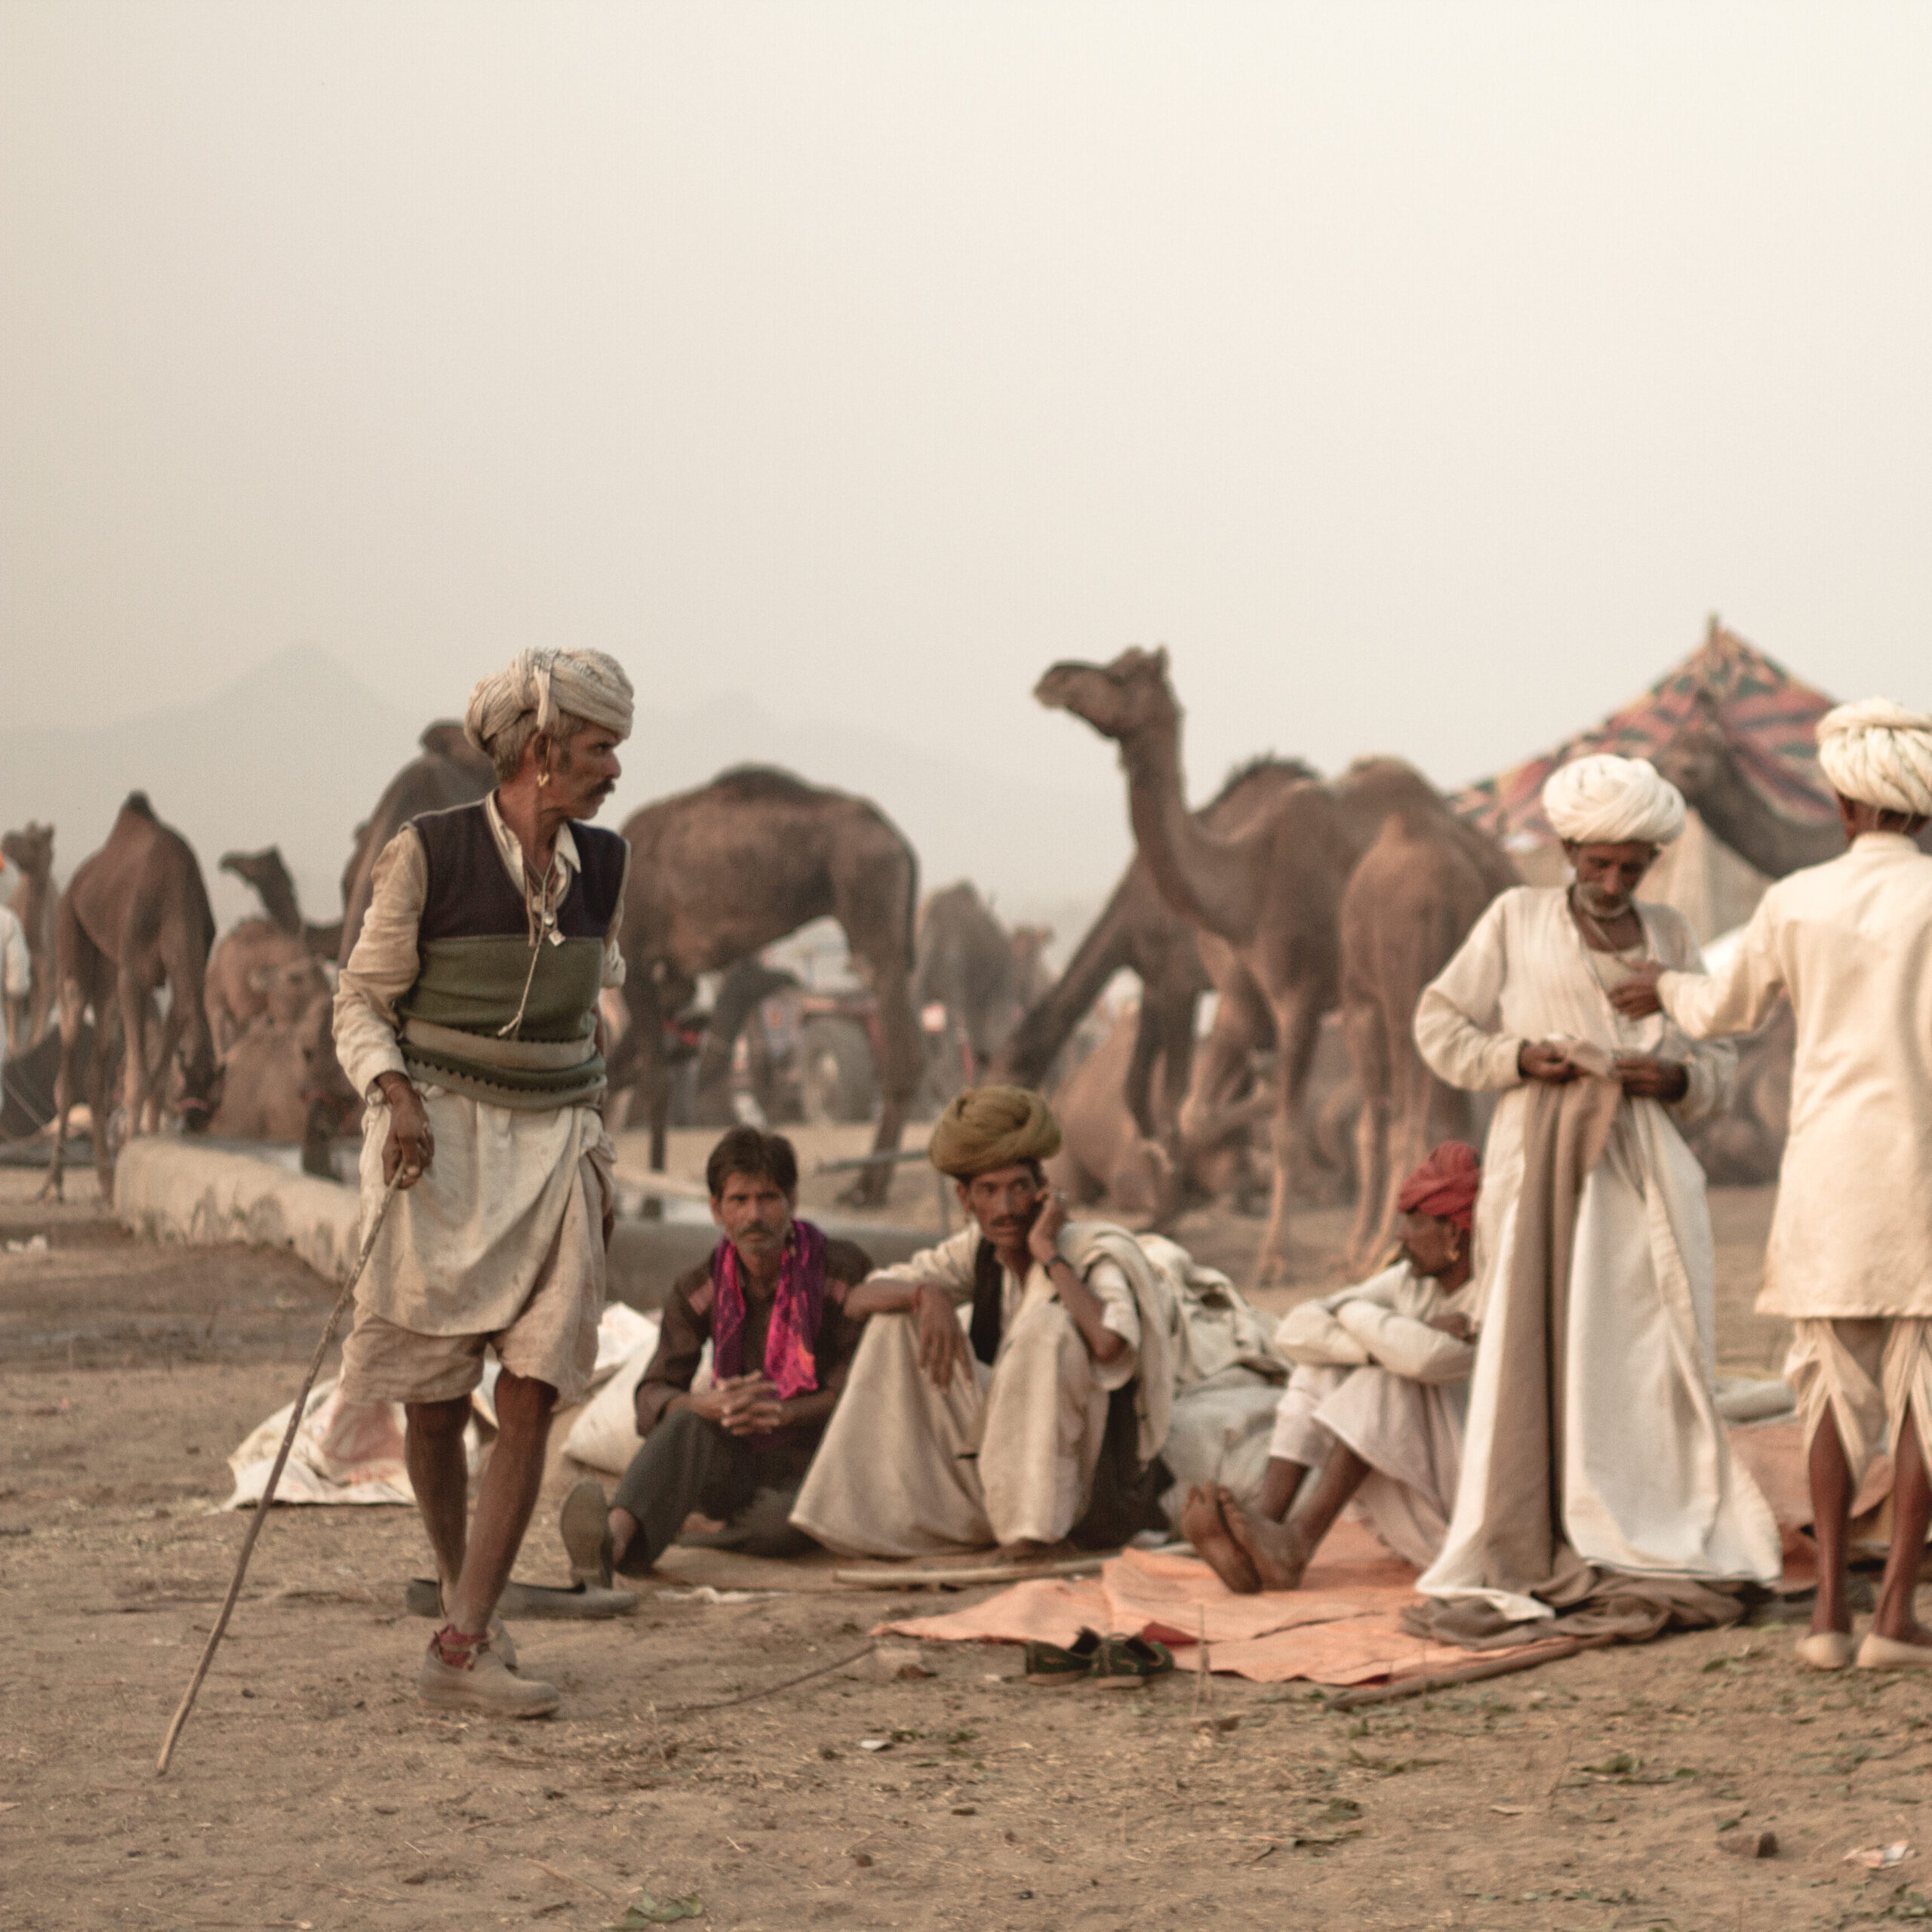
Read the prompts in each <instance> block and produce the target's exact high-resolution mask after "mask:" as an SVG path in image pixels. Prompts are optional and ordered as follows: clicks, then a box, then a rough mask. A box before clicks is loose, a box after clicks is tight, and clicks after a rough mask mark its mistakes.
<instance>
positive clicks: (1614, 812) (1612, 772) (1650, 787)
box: [1543, 752, 1684, 845]
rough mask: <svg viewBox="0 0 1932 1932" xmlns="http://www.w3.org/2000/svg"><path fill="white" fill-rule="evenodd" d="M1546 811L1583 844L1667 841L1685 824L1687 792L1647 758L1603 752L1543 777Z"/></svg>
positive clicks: (1563, 833) (1561, 831) (1561, 833)
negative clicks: (1679, 787)
mask: <svg viewBox="0 0 1932 1932" xmlns="http://www.w3.org/2000/svg"><path fill="white" fill-rule="evenodd" d="M1543 816H1544V817H1546V818H1547V819H1548V820H1549V822H1550V824H1551V825H1552V826H1553V827H1554V828H1555V832H1556V835H1557V837H1558V838H1563V839H1567V840H1571V841H1574V843H1576V844H1579V845H1622V844H1641V845H1668V844H1669V843H1670V841H1672V839H1673V838H1675V837H1676V836H1677V835H1678V833H1679V832H1681V831H1682V830H1683V829H1684V794H1683V793H1682V792H1680V791H1678V789H1677V787H1676V786H1675V785H1673V784H1672V783H1671V782H1670V780H1669V779H1668V778H1666V777H1664V775H1663V773H1662V772H1660V771H1658V769H1657V767H1656V766H1655V765H1654V764H1651V761H1650V760H1649V759H1648V758H1618V757H1617V756H1615V755H1614V754H1612V753H1611V752H1598V753H1597V754H1596V755H1595V756H1594V757H1592V758H1573V759H1572V760H1571V761H1570V763H1569V764H1565V765H1561V766H1559V767H1558V768H1557V769H1556V770H1555V771H1552V773H1551V774H1549V777H1548V779H1547V780H1545V781H1544V784H1543Z"/></svg>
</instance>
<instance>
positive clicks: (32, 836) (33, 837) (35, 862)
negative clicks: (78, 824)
mask: <svg viewBox="0 0 1932 1932" xmlns="http://www.w3.org/2000/svg"><path fill="white" fill-rule="evenodd" d="M0 853H4V854H5V855H6V857H7V859H8V861H9V862H10V863H12V864H14V865H16V866H19V867H20V871H21V872H22V874H23V875H24V876H25V877H26V878H38V879H45V878H48V877H49V876H50V875H51V873H52V872H53V870H54V828H53V826H51V825H39V824H36V823H35V822H34V821H33V820H31V819H29V820H28V821H27V823H26V826H25V827H24V829H22V830H20V831H19V832H8V833H7V834H6V835H5V836H4V837H0Z"/></svg>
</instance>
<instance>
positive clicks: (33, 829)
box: [0, 820, 60, 1054]
mask: <svg viewBox="0 0 1932 1932" xmlns="http://www.w3.org/2000/svg"><path fill="white" fill-rule="evenodd" d="M0 853H5V855H6V857H7V860H8V863H9V864H11V865H16V866H19V867H20V884H19V885H18V886H17V887H16V888H14V917H15V918H17V919H18V920H19V921H20V927H21V930H22V931H23V932H24V933H25V934H26V940H27V956H28V958H29V961H31V962H32V968H33V978H32V983H31V984H30V985H29V988H28V990H27V1023H26V1034H25V1035H24V1037H23V1038H20V1039H19V1040H17V1041H11V1042H10V1044H9V1051H11V1052H13V1053H17V1054H19V1053H25V1052H26V1050H27V1049H28V1048H29V1047H31V1046H32V1045H33V1044H35V1041H38V1039H39V1038H40V1037H41V1035H42V1034H43V1033H45V1032H46V1031H47V1029H48V1026H49V1025H50V1024H51V1018H52V1014H53V1012H54V924H55V918H54V905H55V902H56V901H57V900H58V898H59V897H60V894H58V893H57V892H56V891H54V828H53V826H51V825H39V824H36V823H34V821H32V820H29V821H28V822H27V824H26V827H25V829H23V830H21V831H19V832H8V833H7V834H6V835H5V837H4V838H0Z"/></svg>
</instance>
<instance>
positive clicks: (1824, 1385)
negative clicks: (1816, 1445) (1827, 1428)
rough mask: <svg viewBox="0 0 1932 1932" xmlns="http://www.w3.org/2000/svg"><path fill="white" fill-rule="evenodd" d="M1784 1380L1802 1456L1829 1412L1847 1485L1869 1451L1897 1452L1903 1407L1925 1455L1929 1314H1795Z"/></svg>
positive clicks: (1931, 1342) (1931, 1364)
mask: <svg viewBox="0 0 1932 1932" xmlns="http://www.w3.org/2000/svg"><path fill="white" fill-rule="evenodd" d="M1784 1379H1785V1380H1786V1381H1787V1382H1789V1383H1790V1384H1791V1386H1792V1392H1794V1393H1795V1395H1796V1396H1797V1398H1798V1419H1799V1420H1800V1422H1801V1423H1802V1424H1803V1426H1804V1453H1805V1455H1806V1457H1807V1460H1808V1458H1809V1457H1810V1453H1811V1438H1813V1437H1814V1435H1817V1432H1818V1425H1819V1424H1820V1423H1821V1422H1823V1420H1824V1419H1825V1417H1826V1415H1827V1414H1829V1416H1830V1417H1831V1418H1832V1420H1833V1421H1834V1422H1835V1423H1837V1424H1838V1441H1839V1442H1840V1444H1841V1445H1842V1446H1843V1447H1844V1460H1845V1466H1846V1468H1847V1469H1849V1470H1850V1472H1851V1481H1852V1486H1853V1487H1854V1489H1855V1488H1856V1487H1857V1485H1858V1484H1859V1482H1860V1481H1861V1479H1862V1478H1863V1476H1864V1474H1865V1472H1866V1469H1868V1468H1869V1466H1870V1465H1871V1462H1872V1457H1875V1456H1876V1455H1878V1454H1881V1453H1884V1454H1891V1455H1894V1456H1896V1455H1897V1454H1898V1446H1899V1436H1900V1432H1902V1431H1903V1429H1904V1427H1905V1418H1906V1411H1907V1409H1908V1408H1909V1410H1910V1411H1911V1412H1912V1417H1913V1419H1914V1420H1915V1423H1917V1425H1918V1441H1919V1447H1921V1450H1924V1451H1927V1460H1928V1461H1929V1462H1932V1321H1927V1320H1926V1319H1924V1318H1923V1317H1922V1316H1917V1315H1900V1316H1898V1317H1897V1318H1885V1317H1883V1316H1875V1317H1872V1318H1869V1319H1865V1320H1852V1319H1845V1320H1840V1321H1795V1322H1793V1323H1792V1335H1791V1352H1790V1354H1789V1355H1787V1356H1786V1358H1785V1365H1784Z"/></svg>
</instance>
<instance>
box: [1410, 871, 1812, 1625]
mask: <svg viewBox="0 0 1932 1932" xmlns="http://www.w3.org/2000/svg"><path fill="white" fill-rule="evenodd" d="M1638 914H1639V916H1640V918H1641V921H1642V924H1643V928H1644V937H1645V940H1646V942H1647V951H1648V952H1649V954H1650V955H1651V957H1652V958H1657V959H1660V960H1662V961H1664V962H1666V964H1668V965H1669V966H1670V967H1672V968H1675V969H1676V970H1678V971H1681V972H1684V973H1696V972H1700V971H1702V968H1703V961H1702V958H1701V956H1700V954H1699V952H1698V949H1697V941H1696V940H1695V939H1694V937H1692V934H1691V932H1690V928H1689V926H1688V925H1687V924H1686V923H1685V921H1684V919H1683V918H1682V917H1681V915H1678V913H1676V912H1673V911H1672V910H1671V909H1669V907H1667V906H1653V905H1640V906H1638ZM1618 970H1619V969H1618V968H1617V966H1616V964H1615V962H1614V959H1612V958H1611V957H1610V956H1609V955H1594V956H1593V955H1591V954H1590V953H1589V951H1588V949H1586V947H1585V946H1584V944H1583V938H1582V936H1581V934H1579V933H1578V931H1577V928H1576V924H1575V921H1574V920H1573V919H1572V918H1571V915H1570V912H1569V909H1568V907H1567V903H1566V901H1565V894H1564V891H1562V889H1561V888H1532V887H1522V888H1518V889H1517V890H1515V891H1511V892H1506V893H1505V894H1503V895H1502V897H1500V898H1499V899H1497V900H1495V901H1494V903H1492V904H1491V906H1490V907H1489V909H1487V911H1486V912H1484V915H1483V916H1482V917H1481V919H1479V920H1478V921H1477V922H1476V924H1475V928H1474V929H1473V930H1472V931H1471V932H1470V934H1469V937H1468V938H1467V939H1466V940H1465V941H1464V942H1463V946H1462V947H1461V949H1460V951H1459V952H1457V955H1456V956H1455V958H1453V959H1452V960H1451V961H1450V962H1449V964H1447V966H1446V967H1444V968H1443V970H1442V971H1441V974H1438V976H1437V977H1436V979H1435V980H1434V982H1433V983H1432V984H1431V985H1430V986H1429V987H1428V988H1426V989H1425V991H1424V992H1423V996H1422V998H1421V1000H1420V1002H1419V1003H1418V1004H1417V1010H1416V1020H1415V1035H1416V1043H1417V1046H1418V1047H1419V1048H1420V1049H1421V1051H1422V1055H1423V1059H1424V1060H1426V1061H1427V1062H1428V1063H1429V1065H1430V1066H1431V1067H1432V1068H1433V1069H1435V1072H1436V1073H1437V1074H1438V1075H1440V1077H1441V1078H1443V1079H1444V1080H1446V1081H1449V1082H1450V1083H1451V1084H1452V1085H1454V1086H1457V1087H1462V1088H1469V1089H1472V1090H1482V1089H1487V1090H1491V1091H1497V1092H1499V1093H1500V1099H1499V1100H1498V1101H1497V1107H1496V1113H1495V1117H1494V1119H1493V1121H1491V1126H1490V1132H1489V1142H1488V1146H1487V1152H1486V1153H1485V1156H1484V1163H1483V1187H1482V1193H1481V1198H1480V1199H1479V1201H1478V1204H1477V1209H1476V1237H1477V1238H1476V1254H1477V1267H1478V1280H1477V1290H1476V1295H1475V1303H1476V1308H1475V1318H1476V1319H1478V1321H1481V1320H1483V1319H1484V1317H1485V1315H1486V1314H1487V1311H1488V1308H1489V1304H1490V1300H1491V1287H1492V1286H1493V1284H1494V1283H1496V1282H1497V1281H1500V1280H1501V1279H1503V1278H1504V1277H1505V1275H1506V1273H1507V1272H1508V1270H1509V1266H1510V1263H1511V1260H1512V1244H1513V1241H1514V1236H1515V1220H1516V1209H1517V1204H1518V1199H1519V1198H1520V1196H1521V1192H1522V1186H1523V1173H1524V1143H1523V1117H1524V1104H1523V1103H1524V1098H1525V1096H1526V1091H1527V1090H1526V1088H1525V1084H1524V1081H1523V1080H1522V1078H1521V1075H1520V1074H1519V1073H1518V1071H1517V1065H1516V1061H1517V1054H1518V1051H1519V1049H1520V1048H1521V1046H1522V1045H1523V1044H1524V1042H1525V1041H1533V1040H1540V1039H1552V1038H1567V1039H1572V1040H1577V1041H1587V1042H1589V1044H1592V1045H1594V1046H1595V1047H1597V1048H1600V1049H1601V1050H1603V1051H1606V1052H1609V1053H1613V1054H1614V1053H1644V1054H1658V1055H1661V1056H1662V1057H1665V1058H1666V1059H1671V1060H1681V1061H1682V1062H1684V1063H1685V1065H1686V1066H1687V1068H1688V1069H1689V1077H1690V1088H1689V1091H1688V1092H1687V1094H1686V1095H1685V1097H1684V1099H1683V1100H1680V1101H1678V1102H1677V1103H1675V1104H1674V1105H1672V1106H1665V1105H1663V1103H1660V1102H1657V1101H1655V1100H1629V1099H1628V1098H1626V1099H1624V1100H1622V1101H1621V1102H1620V1103H1619V1104H1618V1106H1617V1114H1616V1118H1615V1121H1614V1124H1613V1125H1612V1128H1611V1133H1610V1137H1609V1142H1608V1145H1607V1148H1606V1149H1605V1152H1604V1155H1603V1157H1602V1158H1601V1160H1599V1161H1598V1163H1597V1164H1596V1166H1595V1168H1592V1171H1591V1172H1590V1174H1589V1177H1588V1178H1587V1179H1586V1181H1585V1183H1584V1185H1583V1195H1582V1198H1581V1200H1580V1202H1579V1204H1578V1211H1577V1236H1576V1241H1577V1245H1576V1248H1575V1251H1574V1256H1573V1260H1572V1267H1571V1281H1570V1316H1569V1331H1568V1334H1567V1348H1566V1350H1565V1360H1566V1362H1567V1380H1566V1383H1565V1389H1564V1414H1565V1418H1566V1432H1565V1438H1564V1456H1563V1472H1564V1494H1563V1517H1564V1528H1565V1531H1566V1533H1567V1537H1568V1539H1569V1541H1570V1543H1571V1546H1572V1547H1573V1548H1574V1549H1575V1550H1576V1551H1577V1553H1578V1555H1580V1556H1582V1557H1583V1559H1584V1560H1585V1561H1586V1562H1589V1563H1592V1564H1598V1565H1600V1566H1601V1567H1604V1568H1605V1569H1609V1570H1617V1571H1626V1572H1629V1573H1632V1574H1640V1575H1641V1574H1648V1575H1659V1576H1697V1577H1712V1578H1715V1579H1744V1578H1750V1579H1754V1580H1757V1581H1759V1582H1763V1583H1770V1582H1772V1581H1774V1580H1776V1578H1777V1576H1778V1575H1779V1574H1780V1568H1781V1549H1780V1538H1779V1535H1778V1531H1777V1524H1776V1523H1775V1522H1774V1521H1773V1519H1772V1517H1771V1512H1770V1509H1768V1507H1767V1506H1766V1504H1765V1503H1764V1498H1763V1497H1762V1496H1761V1495H1760V1494H1759V1493H1758V1488H1757V1486H1756V1484H1755V1483H1753V1482H1752V1480H1751V1478H1750V1476H1749V1473H1748V1472H1746V1470H1744V1469H1743V1468H1742V1467H1741V1466H1739V1465H1738V1464H1737V1463H1735V1462H1734V1460H1733V1459H1732V1457H1731V1455H1730V1446H1729V1444H1728V1441H1727V1438H1726V1437H1725V1435H1724V1424H1723V1421H1722V1420H1721V1417H1719V1416H1718V1413H1717V1410H1716V1407H1715V1402H1714V1401H1713V1397H1712V1385H1713V1381H1714V1378H1715V1367H1716V1362H1715V1355H1716V1348H1715V1311H1714V1297H1715V1246H1714V1244H1713V1241H1712V1235H1711V1225H1710V1216H1709V1209H1708V1207H1707V1206H1706V1202H1705V1198H1704V1177H1703V1171H1702V1169H1700V1168H1699V1166H1698V1164H1697V1158H1696V1156H1695V1155H1693V1154H1692V1153H1691V1152H1690V1149H1689V1148H1688V1147H1687V1146H1685V1144H1684V1139H1683V1137H1682V1136H1681V1134H1679V1133H1678V1131H1677V1126H1676V1120H1677V1119H1679V1118H1681V1119H1686V1120H1695V1119H1697V1118H1700V1116H1701V1115H1704V1114H1706V1113H1709V1112H1712V1111H1714V1110H1715V1109H1716V1108H1718V1106H1721V1105H1722V1104H1723V1102H1724V1098H1725V1096H1726V1094H1727V1089H1728V1087H1729V1084H1730V1077H1731V1072H1732V1066H1733V1058H1732V1055H1731V1054H1730V1050H1729V1049H1728V1048H1724V1047H1722V1046H1721V1045H1714V1044H1710V1043H1703V1042H1698V1041H1692V1040H1690V1039H1689V1038H1687V1037H1686V1036H1685V1035H1684V1034H1683V1033H1682V1032H1681V1030H1680V1029H1678V1027H1677V1026H1676V1025H1675V1023H1673V1022H1672V1021H1670V1020H1669V1019H1667V1018H1666V1017H1665V1016H1664V1015H1663V1014H1654V1015H1652V1016H1651V1017H1649V1018H1647V1019H1645V1020H1628V1019H1626V1018H1625V1017H1623V1016H1622V1015H1621V1014H1619V1013H1617V1011H1616V1010H1615V1008H1613V1007H1612V1006H1611V1004H1610V1001H1609V999H1608V998H1607V995H1606V994H1605V992H1604V985H1605V983H1607V982H1614V978H1615V977H1617V974H1618ZM1600 974H1601V976H1602V977H1599V975H1600ZM1498 1309H1499V1319H1500V1318H1503V1313H1504V1312H1503V1310H1502V1306H1501V1304H1500V1303H1499V1304H1498ZM1496 1333H1497V1331H1495V1329H1494V1327H1493V1326H1491V1327H1485V1328H1484V1331H1483V1334H1482V1336H1481V1340H1479V1342H1478V1347H1477V1350H1476V1362H1475V1372H1474V1374H1473V1376H1472V1380H1471V1385H1470V1392H1469V1425H1468V1433H1467V1435H1466V1440H1465V1446H1464V1453H1463V1470H1462V1475H1461V1478H1460V1482H1459V1484H1458V1485H1457V1494H1456V1507H1455V1510H1454V1515H1453V1516H1452V1518H1451V1522H1450V1526H1449V1534H1448V1537H1447V1540H1446V1541H1445V1543H1444V1546H1443V1549H1442V1553H1441V1555H1440V1556H1439V1557H1438V1558H1437V1559H1436V1561H1435V1563H1434V1564H1432V1565H1431V1566H1430V1567H1429V1569H1428V1571H1426V1572H1425V1573H1424V1574H1423V1577H1422V1578H1421V1580H1420V1583H1418V1585H1417V1588H1418V1589H1420V1590H1422V1591H1423V1592H1424V1593H1425V1594H1426V1595H1431V1596H1436V1597H1459V1596H1479V1597H1482V1598H1486V1599H1487V1600H1488V1601H1490V1602H1491V1603H1492V1604H1494V1605H1495V1606H1496V1607H1497V1609H1498V1610H1499V1611H1500V1612H1502V1614H1503V1615H1505V1616H1506V1617H1509V1618H1511V1619H1512V1620H1524V1619H1531V1618H1536V1617H1546V1616H1548V1615H1549V1614H1550V1612H1549V1608H1548V1607H1547V1606H1546V1605H1544V1604H1541V1603H1540V1602H1538V1601H1537V1600H1535V1599H1534V1598H1529V1597H1525V1596H1518V1595H1513V1594H1511V1593H1509V1592H1503V1591H1500V1590H1491V1589H1486V1588H1484V1587H1483V1586H1482V1584H1481V1576H1482V1558H1481V1531H1482V1521H1481V1515H1482V1509H1483V1500H1484V1495H1485V1494H1486V1491H1487V1487H1488V1476H1489V1452H1490V1444H1491V1437H1492V1435H1493V1434H1494V1428H1495V1420H1496V1417H1497V1411H1498V1407H1499V1404H1500V1402H1501V1401H1503V1400H1504V1399H1506V1392H1505V1391H1503V1389H1501V1388H1500V1386H1499V1383H1500V1367H1499V1365H1500V1361H1501V1358H1502V1354H1503V1350H1502V1349H1501V1348H1500V1346H1494V1345H1491V1344H1492V1343H1493V1340H1494V1337H1496Z"/></svg>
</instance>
